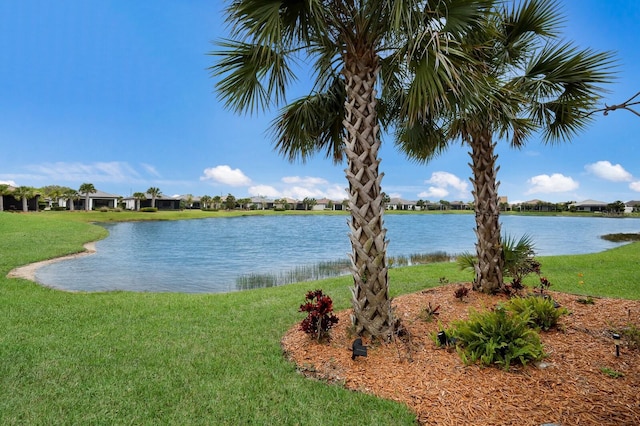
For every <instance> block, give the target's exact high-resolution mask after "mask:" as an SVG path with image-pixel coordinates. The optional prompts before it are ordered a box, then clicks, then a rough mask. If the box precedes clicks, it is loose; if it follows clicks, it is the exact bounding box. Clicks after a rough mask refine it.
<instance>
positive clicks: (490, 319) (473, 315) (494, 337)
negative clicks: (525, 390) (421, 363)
mask: <svg viewBox="0 0 640 426" xmlns="http://www.w3.org/2000/svg"><path fill="white" fill-rule="evenodd" d="M446 334H447V335H448V336H452V337H453V338H454V339H455V342H456V349H457V351H458V354H459V355H460V357H461V358H462V360H463V361H464V363H465V364H471V363H474V362H477V361H479V362H481V363H482V364H484V365H493V364H497V365H500V366H502V367H503V368H504V369H505V370H508V369H509V366H510V365H511V364H512V363H514V362H519V363H520V364H522V365H526V364H527V363H528V362H529V361H537V360H540V359H542V358H543V357H544V356H545V353H544V350H543V348H542V343H541V341H540V336H539V335H538V333H537V332H536V331H535V330H533V329H531V328H530V327H529V318H528V316H527V314H526V313H524V314H522V315H516V314H513V313H511V312H509V311H507V310H506V309H505V308H504V307H502V306H498V307H497V308H496V309H495V310H493V311H485V312H477V311H474V310H471V311H470V313H469V319H467V320H461V321H455V322H453V324H452V327H451V329H450V330H448V331H447V332H446Z"/></svg>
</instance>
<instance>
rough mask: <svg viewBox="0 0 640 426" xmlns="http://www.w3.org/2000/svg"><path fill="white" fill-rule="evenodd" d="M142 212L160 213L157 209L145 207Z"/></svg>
mask: <svg viewBox="0 0 640 426" xmlns="http://www.w3.org/2000/svg"><path fill="white" fill-rule="evenodd" d="M140 211H141V212H145V213H155V212H157V211H158V208H157V207H143V208H141V209H140Z"/></svg>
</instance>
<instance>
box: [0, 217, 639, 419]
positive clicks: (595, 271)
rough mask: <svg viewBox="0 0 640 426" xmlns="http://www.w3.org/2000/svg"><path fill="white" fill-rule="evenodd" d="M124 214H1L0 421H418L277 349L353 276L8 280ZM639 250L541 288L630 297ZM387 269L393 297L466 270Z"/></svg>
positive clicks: (564, 262)
mask: <svg viewBox="0 0 640 426" xmlns="http://www.w3.org/2000/svg"><path fill="white" fill-rule="evenodd" d="M65 213H66V214H65ZM123 213H125V212H117V213H102V212H86V213H85V212H77V213H72V214H69V212H60V214H58V213H57V212H43V213H37V214H10V213H0V234H1V235H2V236H3V238H2V239H1V241H0V312H2V315H0V329H2V330H3V333H2V334H0V387H1V388H2V389H3V398H2V399H1V400H0V424H3V425H5V424H6V425H14V424H158V423H161V424H220V425H236V424H274V423H276V424H282V425H294V424H304V425H355V424H368V425H377V424H379V425H386V424H394V425H411V424H415V415H414V414H413V413H412V412H411V411H410V410H408V409H407V408H406V407H405V406H403V405H400V404H397V403H395V402H392V401H386V400H382V399H379V398H376V397H373V396H371V395H366V394H364V393H359V392H351V391H347V390H345V389H343V388H342V387H340V386H327V385H326V384H325V383H322V382H318V381H313V380H308V379H305V378H303V377H302V376H301V375H300V374H298V373H297V372H296V368H295V366H294V365H292V364H291V363H290V362H288V361H286V359H285V358H284V356H283V354H282V349H281V347H280V339H281V337H282V335H283V334H284V333H285V332H286V330H288V329H289V328H290V327H292V326H294V325H295V324H296V323H297V322H299V321H300V320H301V319H302V317H303V314H300V313H298V312H297V308H298V306H299V305H300V304H301V303H302V302H303V299H304V294H305V292H306V291H307V290H310V289H316V288H322V289H323V291H324V292H325V293H327V294H329V295H330V296H331V297H332V299H333V300H334V303H335V309H336V310H342V309H347V308H349V307H350V297H351V296H350V287H351V280H350V277H337V278H330V279H325V280H321V281H313V282H305V283H298V284H289V285H285V286H281V287H273V288H269V289H258V290H250V291H243V292H234V293H225V294H180V293H133V292H107V293H82V292H81V293H68V292H62V291H57V290H52V289H48V288H44V287H41V286H39V285H37V284H35V283H32V282H30V281H26V280H22V279H8V278H6V274H7V273H8V271H9V270H11V269H13V268H14V267H16V266H19V265H24V264H27V263H31V262H35V261H38V260H44V259H48V258H52V257H58V256H62V255H65V254H69V253H75V252H78V251H82V250H83V248H82V245H83V244H84V243H86V242H89V241H95V240H98V239H101V238H104V237H105V236H106V231H105V230H104V228H102V227H100V226H96V225H92V224H91V222H103V221H111V220H118V219H120V218H124V217H126V215H124V214H123ZM207 213H208V212H207ZM280 213H281V212H278V214H280ZM130 214H131V215H132V216H134V215H137V214H139V213H137V212H130ZM197 214H200V213H197ZM215 214H218V212H216V213H212V214H211V215H206V214H202V215H201V216H200V217H212V216H213V217H216V216H214V215H215ZM148 215H149V216H152V215H156V216H154V220H158V219H159V217H158V216H160V215H157V214H156V213H150V214H148ZM182 216H187V217H182ZM192 216H193V217H192ZM110 217H115V218H117V219H109V218H110ZM166 217H172V218H175V219H186V218H197V217H195V214H193V215H191V214H189V213H185V214H182V215H178V214H175V215H166ZM639 258H640V242H635V243H631V244H626V245H623V246H621V247H618V248H615V249H612V250H608V251H605V252H602V253H595V254H589V255H576V256H555V257H542V258H540V260H541V263H542V272H543V274H544V275H546V276H547V277H548V278H549V280H550V281H551V282H552V284H553V285H552V287H551V290H556V291H563V292H567V293H573V294H578V295H590V296H594V297H615V298H628V299H640V289H639V285H638V280H637V269H638V268H637V267H638V261H637V259H639ZM389 276H390V294H391V296H392V297H395V296H398V295H400V294H406V293H412V292H416V291H420V290H422V289H425V288H430V287H435V286H438V285H441V280H442V279H443V278H445V279H446V280H447V281H449V282H461V281H466V282H468V281H469V280H470V279H471V276H470V273H469V272H468V271H460V270H458V269H457V266H456V265H455V264H453V263H446V262H445V263H436V264H429V265H421V266H412V267H402V268H392V269H391V270H390V273H389ZM87 279H91V278H90V277H87ZM580 281H582V283H580ZM596 303H597V301H596ZM425 374H427V375H428V372H425Z"/></svg>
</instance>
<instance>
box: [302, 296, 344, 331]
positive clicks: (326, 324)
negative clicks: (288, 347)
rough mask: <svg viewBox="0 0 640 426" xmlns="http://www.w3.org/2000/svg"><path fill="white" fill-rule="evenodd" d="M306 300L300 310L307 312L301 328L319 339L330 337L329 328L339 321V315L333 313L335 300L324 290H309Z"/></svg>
mask: <svg viewBox="0 0 640 426" xmlns="http://www.w3.org/2000/svg"><path fill="white" fill-rule="evenodd" d="M305 300H306V302H305V303H303V304H302V305H300V309H299V310H298V311H299V312H306V313H307V317H306V318H305V319H304V320H302V322H301V323H300V330H302V331H304V332H305V333H307V334H309V335H310V336H311V337H314V338H316V339H318V340H321V339H323V338H325V337H328V335H329V330H331V328H332V327H333V326H334V325H335V324H337V323H338V317H336V316H335V315H334V314H333V301H332V300H331V298H330V297H329V296H328V295H325V294H323V293H322V290H315V291H308V292H307V294H306V296H305Z"/></svg>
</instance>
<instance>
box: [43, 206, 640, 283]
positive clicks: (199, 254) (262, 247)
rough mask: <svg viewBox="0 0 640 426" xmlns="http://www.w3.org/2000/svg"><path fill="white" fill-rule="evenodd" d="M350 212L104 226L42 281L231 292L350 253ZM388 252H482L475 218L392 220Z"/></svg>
mask: <svg viewBox="0 0 640 426" xmlns="http://www.w3.org/2000/svg"><path fill="white" fill-rule="evenodd" d="M347 219H348V217H347V216H324V215H318V216H312V215H311V216H245V217H235V218H211V219H200V220H182V221H158V222H126V223H116V224H107V225H104V226H105V228H106V229H107V230H108V231H109V237H107V238H106V239H104V240H101V241H98V242H97V244H96V248H97V253H96V254H94V255H91V256H85V257H80V258H77V259H72V260H67V261H62V262H58V263H54V264H51V265H48V266H45V267H43V268H40V269H39V270H38V271H37V272H36V279H37V280H38V281H39V282H41V283H43V284H45V285H47V286H51V287H55V288H60V289H65V290H82V291H105V290H131V291H154V292H162V291H175V292H190V293H195V292H212V293H213V292H227V291H233V290H235V286H236V278H237V277H239V276H242V275H248V274H274V273H279V272H282V271H286V270H291V269H294V268H296V267H299V266H303V265H314V264H317V263H318V262H324V261H335V260H342V259H346V258H347V253H349V252H350V251H351V247H350V244H349V238H348V231H349V229H348V226H347ZM501 223H502V233H503V234H509V235H512V236H516V237H518V238H519V237H520V236H522V235H523V234H528V235H530V236H531V237H532V238H533V241H534V242H535V244H536V249H537V250H536V253H537V255H539V256H545V255H560V254H580V253H594V252H599V251H603V250H606V249H609V248H612V247H616V246H618V245H620V244H616V243H611V242H608V241H605V240H603V239H601V238H600V236H601V235H604V234H610V233H618V232H625V233H630V232H640V219H635V218H633V219H631V218H625V219H613V218H581V217H539V216H502V217H501ZM385 226H386V228H387V229H388V231H387V238H388V239H389V241H390V243H389V251H388V255H389V256H394V257H395V256H409V255H411V254H416V253H433V252H436V251H445V252H447V253H449V254H458V253H461V252H464V251H474V250H475V249H474V247H475V246H474V243H475V240H476V236H475V233H474V217H473V215H459V214H455V215H454V214H451V215H447V214H437V215H431V214H430V215H421V214H409V215H393V214H387V215H386V216H385Z"/></svg>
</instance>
